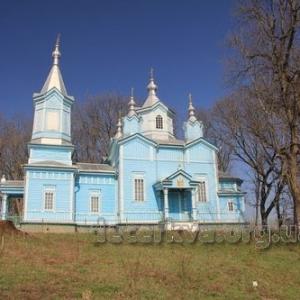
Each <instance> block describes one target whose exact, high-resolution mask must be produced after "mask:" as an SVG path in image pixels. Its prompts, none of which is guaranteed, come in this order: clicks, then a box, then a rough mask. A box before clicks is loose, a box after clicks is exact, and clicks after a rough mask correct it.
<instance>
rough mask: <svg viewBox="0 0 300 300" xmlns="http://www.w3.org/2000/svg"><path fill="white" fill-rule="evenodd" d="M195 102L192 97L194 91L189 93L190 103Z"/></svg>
mask: <svg viewBox="0 0 300 300" xmlns="http://www.w3.org/2000/svg"><path fill="white" fill-rule="evenodd" d="M192 103H193V99H192V93H189V104H192Z"/></svg>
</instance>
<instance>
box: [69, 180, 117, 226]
mask: <svg viewBox="0 0 300 300" xmlns="http://www.w3.org/2000/svg"><path fill="white" fill-rule="evenodd" d="M95 192H98V193H99V196H100V199H99V200H100V203H99V213H92V212H91V209H90V197H91V194H92V193H95ZM116 193H117V190H116V179H115V177H114V176H113V175H102V174H97V175H83V174H82V175H80V176H79V177H78V178H77V180H76V186H75V199H76V200H75V203H76V204H75V205H76V222H77V223H90V222H94V223H97V222H98V223H103V222H104V220H105V221H106V222H108V223H112V222H117V194H116Z"/></svg>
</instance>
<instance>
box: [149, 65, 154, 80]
mask: <svg viewBox="0 0 300 300" xmlns="http://www.w3.org/2000/svg"><path fill="white" fill-rule="evenodd" d="M153 79H154V69H153V68H152V67H151V68H150V80H153Z"/></svg>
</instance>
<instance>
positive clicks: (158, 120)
mask: <svg viewBox="0 0 300 300" xmlns="http://www.w3.org/2000/svg"><path fill="white" fill-rule="evenodd" d="M156 128H157V129H163V118H162V116H161V115H158V116H157V117H156Z"/></svg>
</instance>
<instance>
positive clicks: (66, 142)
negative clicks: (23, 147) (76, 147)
mask: <svg viewBox="0 0 300 300" xmlns="http://www.w3.org/2000/svg"><path fill="white" fill-rule="evenodd" d="M30 144H42V145H45V143H42V139H41V138H38V139H33V140H31V141H30ZM47 145H48V144H47ZM50 145H52V146H61V145H62V146H73V144H72V143H70V142H68V141H66V140H62V143H61V144H60V145H56V144H50Z"/></svg>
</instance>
